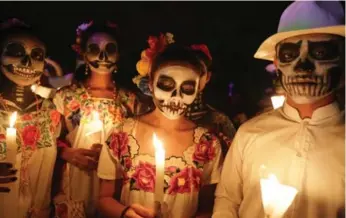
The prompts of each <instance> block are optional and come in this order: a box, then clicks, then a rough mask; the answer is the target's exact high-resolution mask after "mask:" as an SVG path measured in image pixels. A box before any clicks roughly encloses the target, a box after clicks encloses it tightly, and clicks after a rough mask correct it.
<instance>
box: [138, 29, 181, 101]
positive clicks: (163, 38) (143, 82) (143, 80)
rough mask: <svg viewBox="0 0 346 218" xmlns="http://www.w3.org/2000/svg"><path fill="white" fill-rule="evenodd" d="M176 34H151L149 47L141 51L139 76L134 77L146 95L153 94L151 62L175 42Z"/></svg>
mask: <svg viewBox="0 0 346 218" xmlns="http://www.w3.org/2000/svg"><path fill="white" fill-rule="evenodd" d="M173 37H174V35H173V34H172V33H166V34H163V33H160V35H159V36H158V37H157V36H149V38H148V40H147V42H148V44H149V48H147V49H145V50H143V51H142V52H141V59H140V60H139V61H138V62H137V64H136V69H137V71H138V73H139V75H138V76H136V77H134V78H133V79H132V81H133V83H135V84H136V85H137V87H138V88H139V89H140V90H141V91H142V92H143V93H144V94H146V95H151V93H150V91H149V87H148V81H149V79H148V73H149V71H150V67H151V63H152V60H153V59H154V57H155V56H156V55H157V54H158V53H160V52H162V51H163V50H165V48H166V47H167V45H169V44H172V43H174V42H175V41H174V39H173Z"/></svg>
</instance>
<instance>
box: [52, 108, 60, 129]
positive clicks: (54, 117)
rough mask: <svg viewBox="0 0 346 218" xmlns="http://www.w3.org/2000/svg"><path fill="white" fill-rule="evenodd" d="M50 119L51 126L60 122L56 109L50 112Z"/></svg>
mask: <svg viewBox="0 0 346 218" xmlns="http://www.w3.org/2000/svg"><path fill="white" fill-rule="evenodd" d="M50 119H51V120H52V124H53V126H57V125H58V124H59V122H60V113H59V112H58V111H57V110H52V111H51V112H50Z"/></svg>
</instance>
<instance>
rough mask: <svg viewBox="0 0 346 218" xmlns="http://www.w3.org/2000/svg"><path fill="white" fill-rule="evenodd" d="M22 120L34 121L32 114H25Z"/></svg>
mask: <svg viewBox="0 0 346 218" xmlns="http://www.w3.org/2000/svg"><path fill="white" fill-rule="evenodd" d="M22 120H25V121H29V120H32V115H31V114H24V115H23V116H22Z"/></svg>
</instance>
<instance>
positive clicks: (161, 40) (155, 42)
mask: <svg viewBox="0 0 346 218" xmlns="http://www.w3.org/2000/svg"><path fill="white" fill-rule="evenodd" d="M148 44H149V48H148V49H146V55H147V57H148V58H150V59H152V58H153V57H154V56H155V55H156V54H157V53H159V52H162V51H163V50H164V49H165V47H166V45H167V40H166V37H165V35H164V34H162V33H160V36H159V37H156V36H149V39H148Z"/></svg>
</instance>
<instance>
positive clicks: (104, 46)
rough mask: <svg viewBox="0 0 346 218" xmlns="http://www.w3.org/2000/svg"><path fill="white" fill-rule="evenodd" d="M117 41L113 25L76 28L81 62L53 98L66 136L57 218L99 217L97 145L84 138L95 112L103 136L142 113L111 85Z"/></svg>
mask: <svg viewBox="0 0 346 218" xmlns="http://www.w3.org/2000/svg"><path fill="white" fill-rule="evenodd" d="M116 38H117V28H116V26H115V25H114V24H113V23H110V22H108V23H106V24H101V25H99V24H94V23H93V21H91V22H89V23H85V24H82V25H80V26H79V27H78V28H77V40H76V43H77V44H75V45H73V49H74V50H75V51H76V52H77V54H78V57H79V60H78V65H77V70H76V73H75V75H74V80H75V81H74V82H73V84H72V85H70V86H68V87H65V88H63V89H61V90H60V91H59V92H58V93H57V94H56V96H55V99H54V103H55V104H56V105H57V108H58V110H59V112H60V113H61V114H63V115H64V118H65V119H64V120H65V123H66V129H67V132H68V133H67V135H66V136H65V139H66V141H65V142H66V143H65V144H64V145H65V146H64V147H62V148H61V153H60V158H61V159H62V160H64V161H66V164H65V168H64V170H63V174H62V181H61V188H60V191H59V193H58V194H57V195H56V197H55V198H54V199H55V206H56V215H57V216H59V217H71V218H72V217H73V218H76V217H90V218H91V217H96V216H97V210H96V200H97V195H98V187H99V179H98V178H97V175H96V171H95V170H96V168H97V163H98V158H99V152H100V147H101V145H100V144H94V143H100V141H98V142H97V141H96V142H94V141H93V140H92V139H90V137H87V136H86V134H87V131H88V126H90V125H91V122H92V121H93V119H94V112H98V114H99V116H100V119H101V121H102V123H103V132H102V134H103V135H107V134H108V132H109V131H110V130H111V129H113V128H118V127H119V126H120V125H121V123H122V122H123V119H124V118H125V117H129V116H133V115H134V114H136V113H140V109H141V107H140V104H139V102H138V99H137V97H136V95H135V94H133V93H131V92H128V91H126V90H125V89H122V88H119V86H118V84H115V80H114V78H115V76H114V75H115V73H116V72H117V70H118V69H117V63H118V59H119V50H118V41H117V39H116ZM144 110H145V109H144ZM67 144H70V145H71V146H66V145H67Z"/></svg>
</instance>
